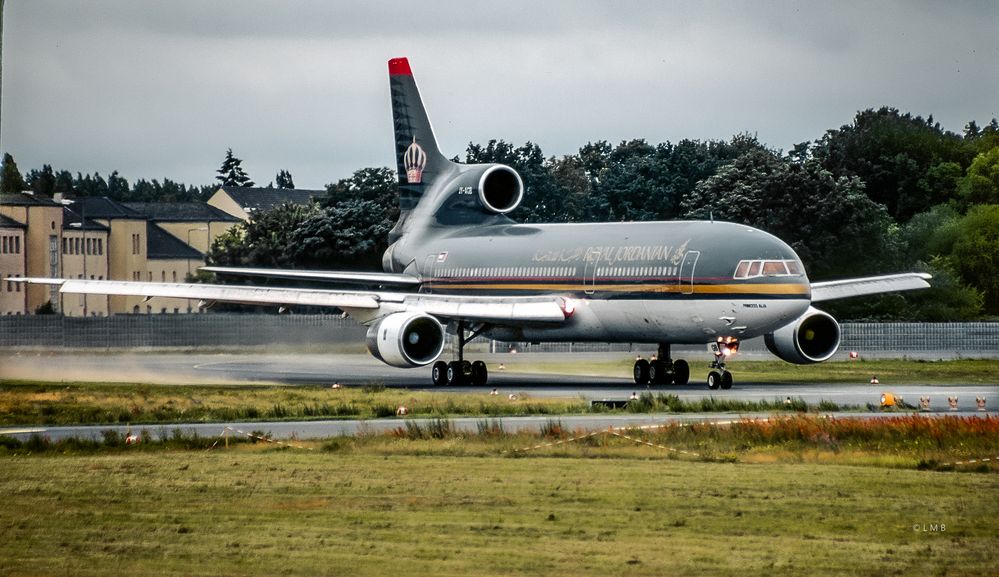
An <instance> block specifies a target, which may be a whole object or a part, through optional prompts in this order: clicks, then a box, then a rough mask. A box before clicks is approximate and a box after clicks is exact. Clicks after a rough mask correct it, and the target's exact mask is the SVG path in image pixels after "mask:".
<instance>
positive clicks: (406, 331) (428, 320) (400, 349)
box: [366, 312, 444, 369]
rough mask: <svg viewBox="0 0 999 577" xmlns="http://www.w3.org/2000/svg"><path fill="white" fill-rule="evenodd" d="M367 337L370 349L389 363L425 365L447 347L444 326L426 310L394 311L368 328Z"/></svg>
mask: <svg viewBox="0 0 999 577" xmlns="http://www.w3.org/2000/svg"><path fill="white" fill-rule="evenodd" d="M366 341H367V345H368V352H370V353H371V355H372V356H373V357H375V358H376V359H378V360H380V361H381V362H383V363H385V364H386V365H391V366H393V367H399V368H403V369H408V368H411V367H422V366H423V365H428V364H430V363H432V362H434V359H436V358H437V357H439V356H440V354H441V351H443V350H444V327H443V326H441V324H440V323H439V322H437V319H435V318H434V317H432V316H430V315H428V314H425V313H421V312H405V313H393V314H390V315H388V316H386V317H385V318H383V319H381V320H379V321H378V322H376V323H375V324H373V325H371V326H370V327H369V328H368V334H367V338H366Z"/></svg>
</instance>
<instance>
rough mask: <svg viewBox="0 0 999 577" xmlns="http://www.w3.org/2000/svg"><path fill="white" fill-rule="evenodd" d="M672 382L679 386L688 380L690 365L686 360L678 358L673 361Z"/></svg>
mask: <svg viewBox="0 0 999 577" xmlns="http://www.w3.org/2000/svg"><path fill="white" fill-rule="evenodd" d="M673 382H674V383H676V384H677V385H679V386H681V387H682V386H684V385H686V384H687V383H689V382H690V365H688V364H687V361H685V360H683V359H680V360H679V361H674V362H673Z"/></svg>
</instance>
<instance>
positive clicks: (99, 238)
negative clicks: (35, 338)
mask: <svg viewBox="0 0 999 577" xmlns="http://www.w3.org/2000/svg"><path fill="white" fill-rule="evenodd" d="M70 206H71V205H70ZM62 217H63V220H62V247H61V248H62V250H61V252H62V277H63V278H75V279H87V280H105V279H107V278H110V277H109V274H108V262H109V258H108V251H109V250H110V248H109V247H110V243H111V229H110V228H108V227H107V226H105V225H103V224H101V223H99V222H97V221H95V220H93V219H90V218H84V217H83V215H82V214H80V213H77V212H75V211H73V210H72V209H71V208H69V206H64V207H63V210H62ZM59 310H60V311H62V313H63V314H64V315H68V316H73V317H79V316H84V317H85V316H105V315H107V314H108V313H109V312H110V297H108V296H106V295H60V303H59Z"/></svg>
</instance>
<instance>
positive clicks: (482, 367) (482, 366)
mask: <svg viewBox="0 0 999 577" xmlns="http://www.w3.org/2000/svg"><path fill="white" fill-rule="evenodd" d="M488 380H489V369H487V368H486V363H484V362H482V361H475V362H474V363H472V384H473V385H475V386H476V387H483V386H485V384H486V382H487V381H488Z"/></svg>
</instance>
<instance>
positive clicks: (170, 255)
mask: <svg viewBox="0 0 999 577" xmlns="http://www.w3.org/2000/svg"><path fill="white" fill-rule="evenodd" d="M146 257H147V258H149V259H150V260H177V259H181V260H183V259H194V260H202V259H204V258H205V255H203V254H201V253H200V252H199V251H197V250H194V249H193V248H191V247H190V246H188V245H187V244H185V243H184V241H182V240H180V239H179V238H177V237H175V236H174V235H172V234H170V233H169V232H167V231H165V230H163V229H162V228H160V227H159V226H157V225H155V224H153V223H151V222H146Z"/></svg>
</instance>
